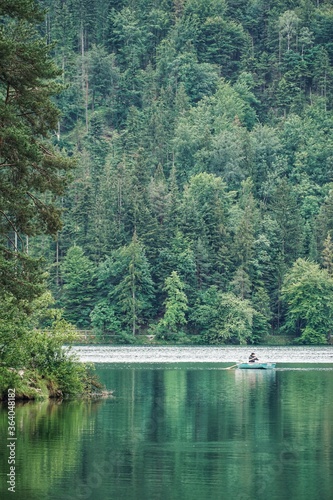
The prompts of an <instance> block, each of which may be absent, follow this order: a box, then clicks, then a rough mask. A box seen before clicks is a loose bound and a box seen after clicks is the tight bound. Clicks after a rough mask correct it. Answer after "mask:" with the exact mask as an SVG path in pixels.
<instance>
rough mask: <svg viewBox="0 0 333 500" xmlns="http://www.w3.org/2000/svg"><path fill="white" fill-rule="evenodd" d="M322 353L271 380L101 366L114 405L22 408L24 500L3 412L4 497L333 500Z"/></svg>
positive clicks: (326, 366) (329, 386) (191, 365)
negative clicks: (12, 483) (12, 473)
mask: <svg viewBox="0 0 333 500" xmlns="http://www.w3.org/2000/svg"><path fill="white" fill-rule="evenodd" d="M312 352H313V351H312ZM330 352H332V350H331V351H330ZM320 353H321V354H320ZM326 355H327V356H328V355H329V354H328V353H326V354H325V356H326ZM318 356H319V358H320V360H321V361H319V362H318V363H317V364H316V363H313V364H311V365H309V364H307V363H301V362H300V361H299V362H298V363H297V364H295V366H293V365H292V364H291V363H282V362H281V363H280V364H278V365H277V366H278V368H277V369H276V370H271V371H261V370H238V369H237V370H222V368H223V367H224V366H225V365H227V364H228V363H221V364H220V365H217V364H216V362H215V361H213V362H211V363H209V362H202V363H195V362H193V361H190V362H188V363H187V362H181V363H177V362H172V363H171V362H170V363H165V362H162V363H158V362H156V361H155V362H148V363H144V362H143V361H144V360H143V359H141V360H140V362H136V363H133V362H129V363H120V362H117V363H106V362H104V363H97V364H96V368H97V373H98V374H99V376H100V378H101V379H102V381H103V383H104V384H105V385H106V387H107V388H108V389H113V390H114V398H107V399H103V400H99V401H93V402H84V401H80V402H63V403H55V402H53V403H49V402H43V403H33V402H30V403H26V404H17V406H16V410H15V412H16V436H17V440H16V449H15V452H16V457H15V458H16V491H15V493H11V492H8V490H7V486H8V485H7V484H6V481H7V474H8V472H9V465H8V463H7V462H8V456H9V455H8V454H9V448H7V446H6V442H7V437H8V432H7V406H6V404H3V405H2V407H1V409H0V435H1V438H2V447H1V457H0V466H1V468H0V479H1V486H0V498H1V499H7V498H15V499H16V500H32V499H34V500H35V499H37V500H44V499H45V500H48V499H50V500H51V499H52V500H53V499H54V500H55V499H60V500H67V499H69V498H72V499H89V498H90V499H93V500H108V499H110V500H111V499H112V500H113V499H114V500H123V499H124V500H131V499H133V500H159V499H162V500H164V499H165V500H199V499H200V500H210V499H230V498H232V499H235V500H255V499H260V500H266V499H273V500H285V499H286V498H290V499H292V500H316V499H318V500H319V499H322V500H331V499H332V498H333V440H332V432H333V431H332V419H333V399H332V394H333V365H332V364H330V363H329V362H328V359H329V358H327V357H325V356H323V354H322V351H320V352H319V354H318ZM281 359H282V358H281ZM229 364H230V363H229ZM313 365H314V366H313Z"/></svg>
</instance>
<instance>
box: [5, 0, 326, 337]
mask: <svg viewBox="0 0 333 500" xmlns="http://www.w3.org/2000/svg"><path fill="white" fill-rule="evenodd" d="M39 4H40V5H41V7H42V8H43V9H45V11H46V17H45V20H44V21H43V22H42V23H39V24H38V29H39V32H40V34H41V35H42V36H43V37H44V38H45V40H46V42H47V45H48V47H49V50H50V51H51V55H52V58H53V60H54V61H55V62H56V64H57V66H58V67H59V68H60V69H61V70H62V71H61V74H60V73H59V74H58V75H57V76H56V77H55V81H56V83H58V84H59V85H62V86H63V91H62V93H61V94H60V95H59V96H58V97H55V103H56V105H57V107H58V108H59V109H60V111H61V115H60V116H59V118H58V120H57V124H56V126H54V132H53V135H52V142H53V146H54V147H55V148H56V149H57V150H58V151H59V152H61V154H62V155H63V157H69V158H71V159H73V160H74V161H75V162H76V167H75V169H74V170H73V171H72V174H71V175H72V182H71V184H70V185H69V187H68V188H67V190H66V191H64V192H63V194H62V195H61V196H60V197H59V196H58V198H57V201H56V202H55V205H56V207H55V208H54V210H57V209H59V210H61V211H62V221H63V228H62V229H61V230H60V227H56V228H55V230H54V231H53V234H54V237H53V238H51V237H50V236H48V235H47V234H41V235H39V236H38V235H35V236H31V237H29V238H27V237H26V235H27V234H29V231H27V230H26V231H24V227H23V230H22V232H21V234H19V240H18V242H16V246H17V247H18V248H19V250H20V253H22V254H27V253H29V258H31V259H32V260H33V259H34V258H39V257H43V258H44V259H45V263H44V267H45V270H46V271H47V272H48V283H49V288H50V290H51V291H52V294H53V296H54V298H55V300H56V306H57V307H58V308H63V310H64V316H65V318H66V319H67V320H68V321H69V322H71V323H72V324H74V325H76V327H78V328H80V329H90V328H94V329H95V330H96V331H98V332H100V334H107V335H109V334H119V335H121V336H122V337H123V340H124V341H127V342H132V341H133V339H134V338H135V337H134V336H135V335H136V334H138V333H150V334H156V335H157V338H161V339H169V340H173V341H174V340H177V339H179V340H181V339H184V335H188V334H194V335H195V337H193V338H194V339H195V340H197V341H198V342H203V343H245V342H252V343H259V342H261V341H262V340H263V339H264V338H265V336H266V335H267V334H270V333H273V334H276V335H277V334H282V333H283V334H290V335H293V336H295V337H296V338H297V339H298V341H299V342H303V343H325V342H327V339H328V338H329V336H330V334H331V329H332V325H333V241H332V238H333V235H332V231H333V183H332V182H333V178H332V174H333V116H332V107H333V85H332V83H333V5H332V2H331V1H330V0H159V1H158V0H136V1H132V0H89V2H88V1H87V0H68V1H63V0H40V1H39ZM67 177H68V174H67ZM50 196H51V195H50V193H49V192H48V191H45V193H44V194H43V196H42V201H43V199H44V201H45V202H46V201H48V200H50ZM43 197H44V198H43ZM44 233H45V232H44ZM15 234H16V233H15ZM7 245H8V243H7ZM27 247H28V249H27Z"/></svg>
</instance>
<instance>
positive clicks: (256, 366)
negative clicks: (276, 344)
mask: <svg viewBox="0 0 333 500" xmlns="http://www.w3.org/2000/svg"><path fill="white" fill-rule="evenodd" d="M275 365H276V363H260V362H257V363H256V362H255V363H239V364H238V365H237V368H241V369H250V370H272V369H273V368H275Z"/></svg>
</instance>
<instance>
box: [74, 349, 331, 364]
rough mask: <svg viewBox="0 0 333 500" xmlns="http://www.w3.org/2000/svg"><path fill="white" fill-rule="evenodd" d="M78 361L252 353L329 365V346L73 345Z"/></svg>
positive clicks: (215, 358)
mask: <svg viewBox="0 0 333 500" xmlns="http://www.w3.org/2000/svg"><path fill="white" fill-rule="evenodd" d="M73 351H74V352H75V353H76V354H77V355H78V357H79V359H80V361H85V362H92V363H191V362H194V363H227V362H235V363H236V362H238V361H242V360H246V359H247V358H248V356H249V354H250V353H251V352H252V351H255V352H256V354H257V356H258V358H259V359H260V360H262V361H264V360H268V361H274V362H276V363H332V364H333V346H319V347H318V346H316V347H313V346H297V347H296V346H292V347H270V346H256V347H253V346H242V347H239V346H232V347H230V346H228V347H226V346H221V347H217V346H214V347H212V346H195V347H193V346H110V345H100V346H75V347H73Z"/></svg>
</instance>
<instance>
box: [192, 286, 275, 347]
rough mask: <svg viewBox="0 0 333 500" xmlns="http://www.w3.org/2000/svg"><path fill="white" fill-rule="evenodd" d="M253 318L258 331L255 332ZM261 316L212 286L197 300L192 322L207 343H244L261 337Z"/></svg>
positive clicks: (234, 296) (231, 295)
mask: <svg viewBox="0 0 333 500" xmlns="http://www.w3.org/2000/svg"><path fill="white" fill-rule="evenodd" d="M255 317H256V318H257V321H256V327H257V330H254V318H255ZM262 317H263V316H262V315H261V314H258V312H257V311H255V310H254V308H253V307H252V306H251V303H250V301H249V300H247V299H241V298H239V297H237V296H236V295H234V294H233V293H230V292H229V293H221V292H219V291H218V289H217V288H216V287H211V288H209V289H208V290H207V292H206V293H204V294H203V295H202V296H201V298H200V299H199V300H198V303H197V304H196V307H195V310H194V311H193V313H192V315H191V320H192V321H193V322H194V324H195V326H196V328H197V329H198V331H199V332H200V334H202V335H203V339H204V340H205V342H207V343H209V344H226V343H232V344H246V343H247V342H252V343H255V342H256V341H257V340H258V339H260V338H261V335H262V334H263V327H262V324H261V318H262ZM265 333H266V331H265Z"/></svg>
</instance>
